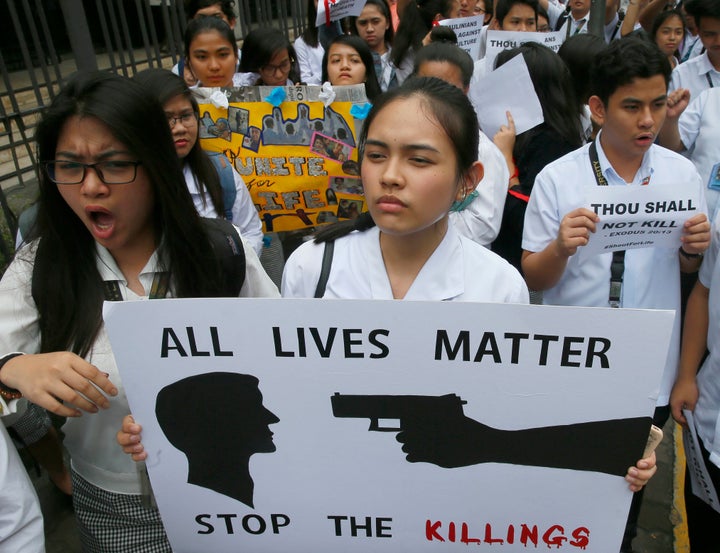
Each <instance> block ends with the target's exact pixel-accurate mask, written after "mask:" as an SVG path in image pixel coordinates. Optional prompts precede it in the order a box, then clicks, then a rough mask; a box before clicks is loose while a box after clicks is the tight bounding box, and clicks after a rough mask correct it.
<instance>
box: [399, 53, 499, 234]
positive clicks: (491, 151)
mask: <svg viewBox="0 0 720 553" xmlns="http://www.w3.org/2000/svg"><path fill="white" fill-rule="evenodd" d="M472 69H473V62H472V58H470V55H469V54H468V53H467V52H465V51H464V50H462V49H460V48H458V47H457V46H454V45H452V44H430V45H428V46H425V47H424V48H421V49H420V51H419V52H418V54H417V56H416V57H415V69H414V72H413V75H414V76H417V77H437V78H438V79H442V80H443V81H445V82H447V83H450V84H452V85H454V86H456V87H457V88H459V89H460V90H462V91H463V92H464V93H465V94H467V91H468V87H469V84H470V77H471V76H472ZM478 139H479V140H478V160H479V161H480V162H481V163H482V165H483V177H482V179H481V180H480V182H479V183H478V185H477V187H476V188H475V190H474V191H473V192H472V193H471V194H470V198H469V199H470V201H469V202H468V201H466V202H463V204H462V205H460V204H458V205H456V206H454V209H453V210H452V211H451V212H450V222H451V223H452V225H453V226H454V227H455V230H456V231H457V232H458V233H460V234H461V235H462V236H466V237H467V238H470V239H471V240H473V241H474V242H477V243H478V244H481V245H483V246H489V245H490V244H491V243H492V241H493V240H495V237H496V236H497V234H498V232H499V231H500V223H501V221H502V216H503V207H504V205H505V196H506V194H507V183H508V178H509V176H510V173H509V172H508V169H507V165H506V163H505V159H504V158H503V155H502V152H501V151H500V150H498V148H497V146H495V144H493V142H492V140H490V138H488V136H487V135H486V134H485V133H484V132H482V131H478ZM473 196H474V197H473Z"/></svg>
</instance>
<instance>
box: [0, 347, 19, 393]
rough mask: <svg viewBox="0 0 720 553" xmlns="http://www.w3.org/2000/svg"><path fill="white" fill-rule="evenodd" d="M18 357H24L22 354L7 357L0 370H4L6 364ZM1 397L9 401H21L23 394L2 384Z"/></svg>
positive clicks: (1, 362) (0, 363)
mask: <svg viewBox="0 0 720 553" xmlns="http://www.w3.org/2000/svg"><path fill="white" fill-rule="evenodd" d="M18 355H22V353H12V354H10V355H6V356H5V357H4V358H3V359H2V360H0V370H2V368H3V367H4V366H5V363H7V362H8V361H10V359H13V358H14V357H17V356H18ZM0 397H2V398H3V399H7V400H11V399H20V398H21V397H22V392H21V391H20V390H16V389H15V388H11V387H10V386H5V384H3V383H2V382H0Z"/></svg>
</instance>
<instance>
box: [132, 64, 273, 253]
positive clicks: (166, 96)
mask: <svg viewBox="0 0 720 553" xmlns="http://www.w3.org/2000/svg"><path fill="white" fill-rule="evenodd" d="M134 80H135V81H137V82H139V83H140V84H141V85H143V86H144V87H145V89H146V90H147V91H148V92H149V93H150V94H152V95H153V96H154V97H156V98H157V99H158V101H159V102H160V103H161V104H162V106H163V110H164V111H165V115H166V116H167V118H168V121H169V122H170V132H171V133H172V138H173V143H174V144H175V151H176V152H177V155H178V157H179V158H180V160H181V161H182V162H183V175H184V176H185V184H186V185H187V187H188V190H189V191H190V195H191V196H192V199H193V203H194V204H195V209H197V211H198V213H199V214H200V216H201V217H224V218H225V219H227V220H228V221H231V222H232V223H233V224H234V225H235V226H237V227H238V228H239V229H240V233H241V234H242V237H243V238H245V240H247V241H248V242H249V243H250V244H251V245H252V247H253V249H254V250H255V253H257V254H258V255H260V253H261V252H262V247H263V233H262V223H261V222H260V217H258V214H257V209H255V205H254V204H253V201H252V198H251V197H250V192H248V189H247V186H245V183H244V182H243V180H242V177H241V176H240V175H239V173H238V172H237V171H236V170H235V168H234V167H233V166H232V164H231V163H230V161H229V160H228V159H227V158H226V157H225V156H224V155H223V154H220V153H218V152H207V153H206V152H204V151H203V149H202V147H201V145H200V140H199V133H200V126H199V123H198V116H199V113H200V109H199V107H198V104H197V101H196V100H195V97H194V96H193V95H192V92H190V90H189V89H188V88H187V86H185V84H184V83H183V82H182V81H181V80H180V79H178V78H176V76H174V75H173V74H171V73H170V72H169V71H166V70H164V69H146V70H145V71H141V72H140V73H138V74H137V75H135V77H134Z"/></svg>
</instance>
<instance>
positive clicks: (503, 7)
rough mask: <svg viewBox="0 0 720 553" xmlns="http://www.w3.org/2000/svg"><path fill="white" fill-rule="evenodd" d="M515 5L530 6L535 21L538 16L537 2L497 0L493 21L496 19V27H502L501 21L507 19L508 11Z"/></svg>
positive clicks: (534, 0)
mask: <svg viewBox="0 0 720 553" xmlns="http://www.w3.org/2000/svg"><path fill="white" fill-rule="evenodd" d="M515 4H525V5H526V6H530V7H531V8H532V10H533V13H534V14H535V21H537V14H538V5H539V4H538V0H498V2H497V5H496V6H495V19H497V22H498V25H500V27H502V22H503V19H505V18H506V17H507V14H509V13H510V10H511V9H512V7H513V6H514V5H515Z"/></svg>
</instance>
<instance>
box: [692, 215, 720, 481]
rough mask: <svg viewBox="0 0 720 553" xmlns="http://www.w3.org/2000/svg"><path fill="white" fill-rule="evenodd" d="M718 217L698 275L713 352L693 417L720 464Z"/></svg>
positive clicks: (700, 382)
mask: <svg viewBox="0 0 720 553" xmlns="http://www.w3.org/2000/svg"><path fill="white" fill-rule="evenodd" d="M718 222H719V221H718V220H717V219H715V221H714V224H713V233H712V238H711V241H710V247H709V248H708V250H707V252H705V259H704V260H703V264H702V266H701V267H700V275H699V276H698V279H699V280H700V283H701V284H702V285H703V286H705V287H706V288H708V289H709V290H710V294H709V296H708V333H707V347H708V350H709V351H710V354H709V355H708V357H707V358H706V359H705V361H704V362H703V364H702V369H701V370H700V372H699V373H698V375H697V385H698V391H699V392H700V395H699V397H698V401H697V404H696V405H695V411H694V413H693V414H694V418H695V425H696V426H697V433H698V435H699V436H700V438H701V439H702V441H703V445H704V446H705V449H707V450H708V451H709V452H710V460H711V461H712V462H713V463H715V465H717V466H718V467H720V343H719V338H718V337H720V263H719V261H720V256H718V250H720V227H718Z"/></svg>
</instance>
